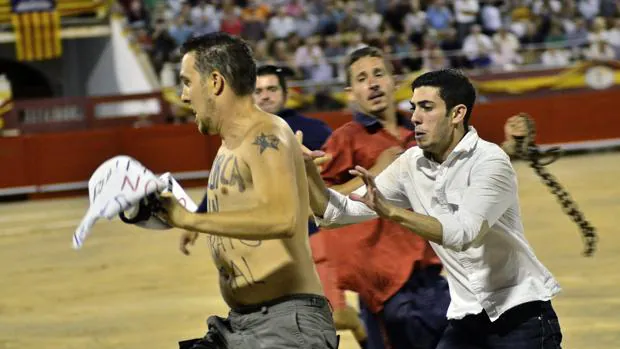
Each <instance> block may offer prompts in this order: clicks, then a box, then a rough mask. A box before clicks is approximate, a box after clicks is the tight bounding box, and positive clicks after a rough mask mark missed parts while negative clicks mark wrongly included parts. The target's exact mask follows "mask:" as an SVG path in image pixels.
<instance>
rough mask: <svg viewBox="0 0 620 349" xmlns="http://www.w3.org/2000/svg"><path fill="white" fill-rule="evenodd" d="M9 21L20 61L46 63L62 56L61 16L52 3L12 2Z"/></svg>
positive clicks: (47, 0)
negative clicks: (42, 61) (47, 60)
mask: <svg viewBox="0 0 620 349" xmlns="http://www.w3.org/2000/svg"><path fill="white" fill-rule="evenodd" d="M12 4H13V13H12V14H11V20H12V23H13V30H14V32H15V51H16V53H17V54H16V55H17V59H18V60H20V61H34V60H46V59H52V58H56V57H60V56H61V55H62V42H61V40H60V15H59V13H58V11H57V10H56V4H55V2H54V1H53V0H13V2H12Z"/></svg>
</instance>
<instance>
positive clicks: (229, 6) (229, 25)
mask: <svg viewBox="0 0 620 349" xmlns="http://www.w3.org/2000/svg"><path fill="white" fill-rule="evenodd" d="M220 31H222V32H224V33H228V34H231V35H241V32H242V31H243V22H242V21H241V16H240V11H239V9H238V8H236V7H235V3H234V2H233V0H224V3H223V5H222V14H221V15H220Z"/></svg>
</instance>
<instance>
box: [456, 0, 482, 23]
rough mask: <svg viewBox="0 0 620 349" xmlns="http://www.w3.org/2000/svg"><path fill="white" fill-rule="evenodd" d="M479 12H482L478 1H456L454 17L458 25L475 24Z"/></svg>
mask: <svg viewBox="0 0 620 349" xmlns="http://www.w3.org/2000/svg"><path fill="white" fill-rule="evenodd" d="M478 11H480V3H479V2H478V0H454V16H455V19H456V21H457V23H464V24H465V23H474V22H475V21H476V15H477V14H478ZM468 12H471V13H473V14H470V13H468Z"/></svg>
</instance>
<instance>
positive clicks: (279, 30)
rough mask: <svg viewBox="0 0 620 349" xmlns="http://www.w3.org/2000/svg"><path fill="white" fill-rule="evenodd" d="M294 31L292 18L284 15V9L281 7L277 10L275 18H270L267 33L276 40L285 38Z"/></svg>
mask: <svg viewBox="0 0 620 349" xmlns="http://www.w3.org/2000/svg"><path fill="white" fill-rule="evenodd" d="M294 31H295V20H293V17H291V16H289V15H288V14H287V13H286V9H284V8H283V7H281V8H279V9H278V13H277V15H276V16H274V17H271V19H270V20H269V25H268V26H267V32H268V33H269V34H271V35H272V37H274V38H276V39H283V38H286V37H287V36H288V35H289V34H291V33H293V32H294Z"/></svg>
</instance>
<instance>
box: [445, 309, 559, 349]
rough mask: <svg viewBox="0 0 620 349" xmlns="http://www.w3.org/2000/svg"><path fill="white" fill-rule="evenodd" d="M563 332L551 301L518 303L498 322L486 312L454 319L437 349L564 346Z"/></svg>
mask: <svg viewBox="0 0 620 349" xmlns="http://www.w3.org/2000/svg"><path fill="white" fill-rule="evenodd" d="M561 343H562V331H561V330H560V323H559V321H558V317H557V315H556V313H555V311H554V310H553V307H552V306H551V302H542V301H537V302H529V303H524V304H521V305H518V306H516V307H514V308H512V309H510V310H508V311H506V312H505V313H503V314H502V315H501V316H500V318H499V319H497V320H496V321H494V322H491V321H490V320H489V317H488V316H487V315H486V313H485V312H482V313H480V314H477V315H468V316H466V317H464V318H463V319H460V320H450V322H449V324H448V328H447V329H446V331H445V332H444V335H443V337H442V339H441V342H440V343H439V346H438V347H437V349H457V348H458V349H560V348H561V345H560V344H561Z"/></svg>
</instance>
